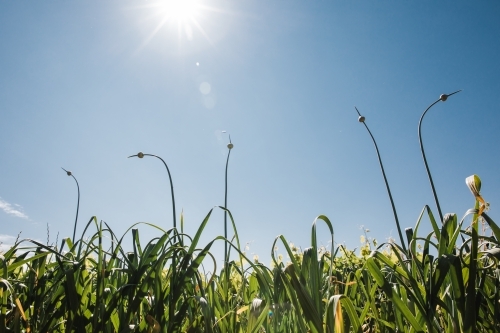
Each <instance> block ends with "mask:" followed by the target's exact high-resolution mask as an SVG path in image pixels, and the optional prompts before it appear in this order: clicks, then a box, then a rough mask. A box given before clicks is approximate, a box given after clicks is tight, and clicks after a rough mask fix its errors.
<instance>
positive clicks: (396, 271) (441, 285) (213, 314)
mask: <svg viewBox="0 0 500 333" xmlns="http://www.w3.org/2000/svg"><path fill="white" fill-rule="evenodd" d="M360 119H361V116H360ZM363 121H364V117H363ZM365 126H366V124H365ZM367 129H368V127H367ZM370 134H371V132H370ZM372 139H373V141H374V142H375V139H374V138H373V136H372ZM375 145H376V143H375ZM377 153H378V148H377ZM145 155H148V154H144V155H143V156H145ZM137 156H139V155H137ZM150 156H156V155H150ZM228 158H229V154H228ZM379 158H380V155H379ZM379 161H380V162H381V160H380V159H379ZM165 166H166V164H165ZM226 168H227V163H226ZM382 169H383V168H382ZM226 170H227V169H226ZM167 171H168V167H167ZM429 172H430V171H429ZM68 175H71V174H70V173H68ZM73 177H74V176H73ZM384 177H385V174H384ZM170 180H171V179H170ZM75 181H76V178H75ZM170 184H171V189H172V201H173V204H175V203H174V200H173V186H172V183H170ZM466 184H467V186H468V188H469V189H470V191H471V193H472V194H473V197H474V205H473V207H472V208H471V209H469V210H467V211H466V212H465V214H464V216H463V217H462V218H461V219H459V218H458V217H457V215H456V214H445V215H444V216H443V218H442V220H439V219H438V220H436V218H435V217H434V215H433V213H432V211H431V209H430V207H429V206H424V208H423V210H422V212H421V214H420V216H418V218H417V220H416V223H415V225H414V226H413V227H412V228H407V229H406V232H405V234H406V245H405V243H404V242H403V240H402V239H401V242H400V244H398V243H396V242H389V243H384V244H380V245H377V244H375V243H369V242H368V240H367V241H366V242H365V243H364V244H362V245H363V246H362V251H361V252H360V253H359V254H357V253H355V252H354V251H351V250H348V249H346V248H344V247H343V246H338V247H336V246H335V241H334V228H333V223H332V222H331V221H330V220H329V219H328V217H326V216H323V215H320V216H318V217H317V218H316V219H315V220H314V221H313V223H312V226H311V239H310V246H309V247H307V248H305V249H303V250H301V249H299V248H297V247H295V246H294V245H293V244H292V243H290V242H289V240H287V239H286V237H285V235H280V236H278V237H276V239H275V241H274V243H273V244H270V245H271V246H270V248H271V257H272V260H273V262H272V265H270V266H266V265H263V264H262V263H259V262H258V261H256V260H255V261H254V260H251V259H250V258H248V257H246V255H245V253H244V251H242V248H241V245H240V240H239V235H238V232H237V228H236V222H235V220H234V218H233V216H232V215H231V212H230V211H229V210H227V207H219V208H216V209H222V210H223V211H224V213H225V215H226V214H227V215H226V216H227V217H229V222H230V227H232V229H233V234H234V237H233V239H232V240H228V239H227V237H222V236H219V237H216V238H215V239H213V240H211V241H210V242H208V243H207V244H201V243H200V238H201V235H202V234H203V233H204V232H205V229H206V228H208V227H210V218H211V214H212V210H211V211H209V212H208V214H207V216H206V217H205V218H204V220H203V221H202V222H201V224H200V227H199V229H198V230H197V232H196V233H195V235H191V236H190V235H187V234H184V233H183V232H182V225H183V217H182V214H181V217H180V222H181V223H180V225H181V230H180V232H179V230H178V229H177V228H176V227H175V226H174V227H173V228H170V229H167V230H165V229H163V228H160V227H158V226H155V225H153V224H148V223H137V224H134V225H133V226H131V227H130V228H129V229H128V230H127V231H126V232H125V233H124V234H123V235H121V236H118V235H116V234H115V233H114V232H113V230H112V229H111V227H110V226H109V225H108V224H107V223H105V222H99V221H98V220H97V218H96V217H92V218H91V219H90V220H89V221H88V222H87V224H86V225H85V227H84V231H83V233H82V234H81V235H80V237H79V238H75V236H74V235H73V238H65V239H63V240H62V242H61V243H60V244H56V245H52V246H51V245H48V244H42V243H40V242H38V241H35V240H31V239H24V240H16V243H15V244H14V245H13V246H12V247H11V248H10V249H9V250H8V251H6V252H5V253H2V254H1V256H0V333H4V332H116V333H122V332H169V333H170V332H172V333H173V332H189V333H194V332H207V333H233V332H237V333H240V332H241V333H257V332H274V333H288V332H311V333H332V332H356V333H361V332H363V333H369V332H370V333H371V332H384V333H385V332H388V333H389V332H391V333H392V332H407V333H414V332H429V333H430V332H446V333H452V332H453V333H454V332H466V333H469V332H470V333H472V332H499V331H500V290H499V288H500V269H499V268H498V261H499V260H500V246H499V245H500V244H499V242H498V240H499V239H500V227H499V226H498V225H497V224H496V223H495V222H494V221H493V220H492V219H491V218H490V217H489V216H488V215H487V214H486V211H487V208H488V204H487V203H486V201H485V200H484V199H483V198H482V196H481V193H480V191H481V180H480V178H479V177H478V176H476V175H473V176H470V177H468V178H467V179H466ZM77 185H78V182H77ZM386 185H387V189H388V191H389V193H390V190H389V186H388V183H387V181H386ZM390 197H391V202H392V203H393V201H392V196H390ZM225 199H226V200H227V197H226V198H225ZM77 207H78V206H77ZM393 208H394V205H393ZM77 212H78V208H77ZM77 214H78V213H77ZM394 214H395V220H396V223H397V224H398V225H399V222H398V220H397V215H396V213H395V210H394ZM77 220H78V215H77V217H76V219H75V229H76V223H77ZM174 221H175V216H174ZM319 223H322V224H324V225H325V226H326V227H327V228H328V230H329V232H330V237H331V241H330V244H331V246H330V247H329V248H328V249H327V248H324V247H318V243H317V236H316V228H317V225H318V224H319ZM422 223H428V224H430V225H431V226H432V232H430V233H428V234H421V232H420V226H421V224H422ZM481 224H483V225H485V226H487V228H480V227H479V226H480V225H481ZM227 225H228V223H226V224H225V227H224V235H227ZM143 228H153V229H154V230H155V231H156V233H157V237H155V238H153V239H151V240H150V241H149V242H147V243H146V244H142V243H141V241H140V237H139V233H140V229H143ZM401 235H402V233H401ZM215 242H223V243H224V244H225V246H224V247H225V248H226V249H227V250H225V253H224V256H225V260H224V264H223V266H222V267H217V262H219V261H218V260H216V258H215V257H214V256H213V254H212V253H211V249H212V246H213V245H214V243H215ZM278 244H280V246H283V248H284V251H285V252H284V254H285V255H286V256H287V259H286V260H288V262H286V261H285V260H284V258H283V256H282V255H278V254H277V253H276V251H275V250H274V249H275V247H276V246H277V245H278ZM125 249H131V250H130V251H127V250H125ZM231 253H232V254H233V255H232V256H231V255H230V254H231ZM226 258H235V259H234V260H231V261H229V259H226ZM204 263H210V265H213V266H214V267H215V273H213V274H206V273H205V272H204V270H203V264H204Z"/></svg>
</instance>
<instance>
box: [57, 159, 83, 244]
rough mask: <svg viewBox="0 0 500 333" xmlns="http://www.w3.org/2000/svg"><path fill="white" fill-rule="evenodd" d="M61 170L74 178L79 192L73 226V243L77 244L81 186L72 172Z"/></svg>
mask: <svg viewBox="0 0 500 333" xmlns="http://www.w3.org/2000/svg"><path fill="white" fill-rule="evenodd" d="M61 169H63V170H64V171H66V174H67V175H68V176H71V177H73V179H74V180H75V182H76V189H77V190H78V200H77V203H76V217H75V224H74V226H73V238H72V239H71V241H72V242H73V244H75V235H76V225H77V223H78V211H79V210H80V185H78V180H76V178H75V176H73V174H72V173H71V171H68V170H66V169H64V168H61Z"/></svg>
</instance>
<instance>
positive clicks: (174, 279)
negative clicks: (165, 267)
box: [129, 153, 177, 332]
mask: <svg viewBox="0 0 500 333" xmlns="http://www.w3.org/2000/svg"><path fill="white" fill-rule="evenodd" d="M135 156H137V157H139V158H143V157H144V156H152V157H156V158H157V159H159V160H160V161H162V162H163V165H165V168H166V169H167V173H168V179H169V181H170V193H171V196H172V215H173V222H174V229H175V230H174V240H175V238H176V233H177V220H176V217H175V196H174V184H173V182H172V175H171V174H170V169H169V168H168V165H167V163H166V162H165V161H164V160H163V158H161V157H160V156H157V155H153V154H143V153H138V154H136V155H132V156H129V158H130V157H135ZM176 282H177V251H175V250H174V253H173V255H172V275H171V280H170V286H171V288H173V287H174V286H175V284H176ZM169 299H170V301H169V303H170V304H169V307H168V318H169V323H168V329H167V331H169V332H170V328H171V327H172V325H173V323H174V317H175V304H174V303H175V300H174V293H173V292H170V294H169Z"/></svg>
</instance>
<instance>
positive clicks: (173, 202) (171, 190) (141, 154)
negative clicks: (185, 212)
mask: <svg viewBox="0 0 500 333" xmlns="http://www.w3.org/2000/svg"><path fill="white" fill-rule="evenodd" d="M135 156H137V157H139V158H142V157H143V156H153V157H156V158H157V159H159V160H160V161H162V162H163V165H165V168H166V169H167V173H168V179H169V181H170V193H171V196H172V218H173V221H174V229H176V228H177V220H176V215H175V196H174V184H173V182H172V176H171V175H170V170H169V168H168V165H167V163H166V162H165V161H164V160H163V158H161V157H160V156H157V155H153V154H143V153H139V154H137V155H132V156H129V158H130V157H135Z"/></svg>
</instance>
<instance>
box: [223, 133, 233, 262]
mask: <svg viewBox="0 0 500 333" xmlns="http://www.w3.org/2000/svg"><path fill="white" fill-rule="evenodd" d="M229 144H230V145H232V143H231V136H229ZM228 148H229V145H228ZM231 149H232V146H231V148H229V149H228V152H227V160H226V176H225V191H224V208H226V209H227V169H228V165H229V156H230V155H231ZM224 238H225V239H227V211H224ZM227 257H228V253H227V242H225V243H224V264H225V265H227V259H228V258H227Z"/></svg>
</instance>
